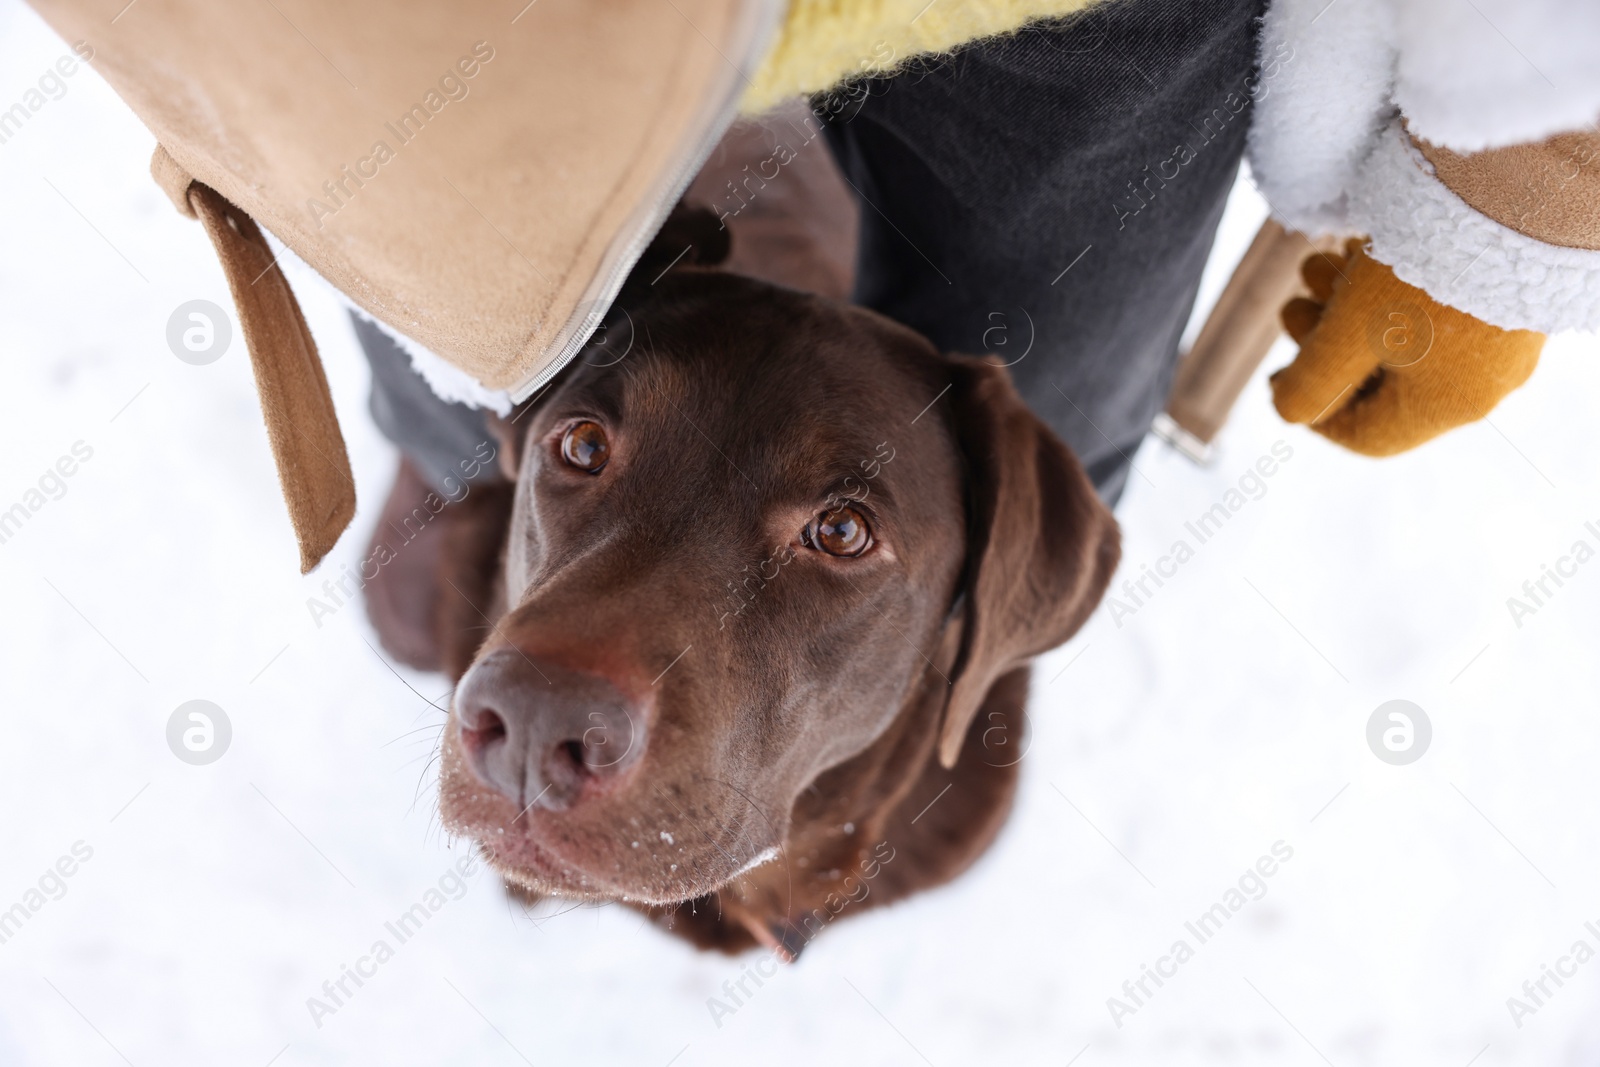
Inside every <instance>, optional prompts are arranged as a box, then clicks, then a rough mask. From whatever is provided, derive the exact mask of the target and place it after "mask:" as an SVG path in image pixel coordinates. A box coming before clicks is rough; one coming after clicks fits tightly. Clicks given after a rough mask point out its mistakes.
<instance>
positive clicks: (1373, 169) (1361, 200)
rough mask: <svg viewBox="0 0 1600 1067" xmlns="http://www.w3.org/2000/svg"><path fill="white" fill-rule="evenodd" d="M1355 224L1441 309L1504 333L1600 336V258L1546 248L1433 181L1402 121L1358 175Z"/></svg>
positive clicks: (1375, 253) (1375, 251) (1378, 253)
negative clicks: (1451, 309) (1597, 332)
mask: <svg viewBox="0 0 1600 1067" xmlns="http://www.w3.org/2000/svg"><path fill="white" fill-rule="evenodd" d="M1350 220H1351V222H1352V223H1353V224H1354V225H1355V226H1356V227H1357V228H1359V229H1361V230H1364V231H1365V232H1366V233H1368V234H1370V235H1371V238H1372V257H1373V258H1374V259H1376V260H1378V261H1379V262H1380V263H1387V264H1388V265H1389V266H1390V267H1392V268H1393V269H1394V272H1395V275H1396V276H1397V277H1398V278H1400V280H1401V281H1405V282H1409V283H1410V284H1412V285H1415V286H1417V287H1418V288H1419V289H1422V290H1424V291H1426V292H1427V293H1428V295H1429V296H1431V297H1433V298H1434V299H1435V300H1438V301H1439V302H1440V303H1443V304H1448V305H1450V306H1451V307H1454V308H1459V309H1460V310H1462V311H1465V312H1467V313H1468V314H1469V315H1472V316H1474V317H1476V318H1479V319H1481V320H1483V321H1484V322H1487V323H1489V324H1491V325H1494V326H1499V327H1500V328H1501V329H1506V330H1537V331H1539V332H1541V333H1554V332H1556V331H1558V330H1600V252H1591V251H1588V250H1586V249H1581V248H1563V247H1561V246H1559V245H1550V244H1545V243H1544V242H1543V241H1536V240H1534V239H1533V238H1531V237H1526V236H1524V235H1523V234H1520V233H1517V232H1516V231H1515V230H1512V229H1510V228H1508V227H1506V226H1502V225H1501V224H1500V223H1498V222H1495V221H1494V220H1493V219H1491V218H1489V217H1488V216H1487V215H1484V214H1482V213H1481V212H1479V211H1477V210H1475V209H1474V208H1472V207H1471V206H1470V205H1468V204H1467V203H1466V201H1464V200H1462V199H1461V198H1460V197H1458V196H1456V194H1455V193H1452V192H1451V191H1450V190H1449V189H1448V188H1447V187H1446V186H1445V184H1444V183H1443V182H1441V181H1440V180H1439V179H1438V178H1437V177H1435V176H1434V173H1433V166H1432V164H1430V163H1429V162H1428V161H1427V159H1425V158H1424V157H1423V155H1422V153H1421V152H1419V151H1417V148H1416V146H1415V145H1413V144H1412V143H1411V139H1410V137H1409V136H1408V135H1407V134H1406V132H1405V130H1404V129H1403V128H1402V127H1401V125H1400V123H1399V122H1398V121H1396V122H1394V123H1391V125H1390V126H1389V128H1388V130H1386V131H1385V132H1384V134H1383V136H1382V137H1381V138H1380V140H1379V142H1378V146H1377V148H1376V149H1375V150H1374V151H1373V153H1372V155H1371V156H1370V157H1369V158H1368V159H1367V162H1366V164H1365V165H1364V166H1363V167H1362V169H1361V174H1360V176H1359V177H1358V179H1357V181H1356V184H1355V187H1354V188H1353V189H1352V191H1351V196H1350Z"/></svg>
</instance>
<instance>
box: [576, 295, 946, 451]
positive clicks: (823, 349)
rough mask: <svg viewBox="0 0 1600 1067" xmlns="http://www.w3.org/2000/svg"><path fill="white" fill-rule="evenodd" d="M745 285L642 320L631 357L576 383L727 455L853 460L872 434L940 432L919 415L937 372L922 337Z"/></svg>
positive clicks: (873, 441)
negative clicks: (727, 296) (707, 302)
mask: <svg viewBox="0 0 1600 1067" xmlns="http://www.w3.org/2000/svg"><path fill="white" fill-rule="evenodd" d="M742 295H743V297H744V298H743V299H733V300H719V301H716V302H715V303H714V304H713V305H712V306H711V307H701V308H699V309H697V314H696V315H695V316H693V317H687V316H673V317H670V318H668V319H667V320H666V321H665V322H656V323H651V322H650V321H649V320H648V319H646V320H643V321H642V322H641V323H640V324H639V327H638V330H637V333H636V336H635V347H634V349H633V350H632V352H631V353H630V355H629V357H628V358H626V359H623V360H620V361H618V362H617V363H616V364H615V365H614V366H607V367H604V368H597V369H598V370H599V373H590V374H587V375H585V376H584V377H585V379H586V382H585V387H584V392H586V393H591V394H592V399H593V401H594V402H595V403H596V404H597V405H599V406H601V407H603V408H605V409H607V411H608V413H609V414H613V415H614V416H615V417H617V418H619V419H620V420H621V421H623V422H624V423H626V424H629V425H631V426H633V427H635V428H637V429H643V428H645V427H649V428H651V429H652V430H654V431H655V432H656V433H666V434H674V433H688V434H691V435H693V436H695V437H697V438H699V439H701V440H703V441H706V442H710V443H712V444H715V445H716V446H717V447H718V448H719V449H721V450H723V451H724V452H726V453H728V455H729V456H730V457H731V456H732V454H733V453H735V452H737V453H741V454H744V455H747V456H749V457H751V458H752V459H768V460H775V459H781V458H782V457H789V458H791V459H799V458H803V459H806V460H809V461H811V462H830V461H832V462H835V463H844V464H847V465H849V466H851V467H854V466H855V465H856V461H858V460H861V459H863V458H865V457H871V456H874V455H878V454H881V448H880V446H883V447H887V448H894V447H896V444H895V443H896V442H899V444H902V445H904V444H910V443H912V442H921V443H922V444H924V445H926V444H927V443H928V441H929V439H930V438H932V437H937V436H940V435H941V434H942V430H943V426H942V421H941V420H940V419H938V418H935V417H928V418H923V417H922V416H924V415H925V414H926V413H927V412H928V410H929V408H930V405H931V404H932V403H933V402H934V401H935V399H936V398H937V397H938V395H939V392H940V388H941V379H942V378H943V375H941V373H940V368H939V362H940V357H939V356H938V355H937V353H935V352H934V350H933V349H932V347H931V346H929V345H928V344H927V343H926V342H925V341H923V340H922V339H921V338H919V337H916V336H915V335H913V334H911V333H910V332H909V331H906V330H904V329H902V328H899V327H895V326H893V325H891V324H889V323H888V322H887V321H886V320H882V319H880V318H879V317H877V316H875V315H872V314H870V313H868V312H864V311H861V310H860V309H856V308H850V307H844V306H840V305H835V304H831V303H828V302H823V301H819V300H815V299H813V298H809V297H803V296H801V295H800V294H793V293H788V292H786V291H779V290H773V289H771V288H770V287H762V288H760V289H756V290H754V291H753V292H749V293H745V294H742ZM885 442H888V444H887V445H885ZM933 451H935V452H937V451H940V450H938V449H934V450H933ZM858 453H860V455H858Z"/></svg>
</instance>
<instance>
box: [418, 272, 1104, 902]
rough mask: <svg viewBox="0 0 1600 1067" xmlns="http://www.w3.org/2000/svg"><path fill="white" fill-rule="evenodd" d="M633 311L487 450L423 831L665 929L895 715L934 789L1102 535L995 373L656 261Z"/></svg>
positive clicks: (1046, 434)
mask: <svg viewBox="0 0 1600 1067" xmlns="http://www.w3.org/2000/svg"><path fill="white" fill-rule="evenodd" d="M641 276H642V277H644V278H645V279H646V280H647V281H648V279H649V278H650V277H651V276H652V275H651V273H650V272H648V271H642V272H636V277H641ZM644 289H645V290H646V291H643V292H640V291H637V290H636V291H635V292H634V293H633V294H632V295H631V297H630V300H629V305H630V306H629V312H628V315H627V317H626V318H625V319H624V320H622V321H620V322H618V323H616V324H614V325H613V326H611V327H610V328H609V329H608V331H607V334H608V336H607V339H606V343H605V345H603V346H596V347H595V348H593V349H591V351H590V352H589V353H587V354H586V355H585V356H583V357H580V359H579V360H578V361H576V363H575V364H574V366H573V367H572V368H571V369H570V370H569V371H567V372H565V373H564V375H563V377H562V378H560V379H559V380H558V382H557V383H556V384H555V385H554V386H552V387H551V388H550V389H548V390H547V391H546V393H545V394H544V395H542V396H540V397H539V398H538V399H537V400H536V402H534V403H533V404H531V405H530V406H528V407H527V408H525V409H524V410H523V411H522V412H520V413H519V414H518V415H517V417H516V420H515V422H514V423H513V424H512V425H513V426H514V428H515V434H514V436H513V437H512V439H511V441H510V444H511V447H510V448H508V449H507V450H505V452H504V454H505V455H507V456H510V457H512V458H513V461H512V462H511V463H510V464H509V470H508V474H509V475H510V476H511V477H513V478H515V480H516V495H515V505H514V515H513V519H512V525H511V529H510V534H509V540H508V543H507V546H506V551H505V562H504V576H505V589H504V593H505V596H506V605H507V611H506V614H505V615H504V616H503V617H501V618H500V619H499V620H498V622H497V623H496V624H495V625H494V626H493V627H492V628H491V631H490V633H489V636H488V638H487V640H486V641H485V643H484V644H483V646H482V648H481V649H480V650H479V651H478V653H477V656H476V658H475V660H474V662H473V664H472V666H471V668H470V670H468V671H467V673H466V674H465V676H464V677H463V678H462V680H461V683H460V685H459V686H458V688H457V691H456V697H455V703H454V707H453V709H452V714H451V719H450V722H449V725H448V727H447V729H446V731H445V740H444V752H443V778H442V804H441V807H442V812H443V816H444V819H445V822H446V824H447V825H448V826H449V827H450V828H451V829H453V830H455V831H457V832H460V833H463V834H466V835H469V836H471V837H472V838H474V839H476V840H477V841H478V842H480V843H481V844H482V845H483V846H484V848H485V849H486V850H487V852H488V853H489V855H490V856H491V857H492V858H493V861H494V862H495V864H496V866H497V867H498V868H499V869H500V870H501V871H502V872H503V873H504V874H505V875H506V876H507V877H508V878H509V879H510V880H512V881H513V882H517V883H521V884H523V885H526V886H528V887H530V888H533V889H535V890H537V891H540V892H544V893H552V894H556V895H562V896H569V897H570V896H578V897H591V898H605V899H625V900H631V901H637V902H642V903H647V904H670V903H675V902H679V901H684V900H689V899H692V898H695V897H698V896H701V895H703V894H705V893H708V892H710V891H712V890H714V889H716V888H718V887H719V886H722V885H724V884H726V883H728V882H729V881H730V880H731V879H734V878H736V877H737V876H739V875H740V874H741V872H744V871H746V870H747V869H749V868H751V867H753V866H756V865H759V864H761V863H762V862H763V861H764V860H767V859H769V858H771V857H773V856H775V855H776V854H778V853H779V852H780V851H781V850H782V849H783V848H784V846H785V843H786V842H787V841H788V840H789V839H790V837H791V834H792V833H793V832H794V831H795V830H796V829H797V828H796V827H793V826H792V825H791V823H792V822H793V821H794V815H793V813H794V811H795V809H796V801H797V798H799V797H800V796H801V794H802V792H803V791H805V790H807V788H808V787H809V786H811V785H812V784H813V783H815V782H816V781H817V780H818V778H819V776H820V775H822V774H823V773H824V772H826V771H829V770H830V769H836V768H839V767H840V766H841V765H845V764H847V763H848V762H849V761H851V760H852V759H854V758H856V757H858V756H859V755H860V754H861V753H863V752H864V751H865V750H867V749H868V748H869V747H870V746H872V745H873V744H874V742H875V741H876V740H877V739H878V738H880V737H881V736H883V735H885V732H886V731H888V730H889V729H890V727H891V724H893V723H895V722H896V720H897V718H900V717H902V716H904V715H906V714H910V712H909V711H908V709H913V708H920V709H924V710H922V711H920V712H919V713H918V714H920V715H921V720H919V721H920V725H918V726H916V729H920V730H921V731H923V733H925V734H926V735H927V743H926V745H925V746H924V747H923V749H922V751H923V752H932V751H934V750H935V748H936V750H937V752H938V755H939V758H941V759H942V760H943V761H944V763H945V765H946V766H949V765H950V764H952V763H954V761H955V758H956V756H957V754H958V753H959V751H960V748H961V744H962V739H963V737H964V736H965V734H966V732H967V728H968V726H969V724H970V723H971V721H972V718H973V716H974V715H975V713H976V711H977V709H978V706H979V704H980V702H981V701H982V699H983V697H984V696H985V694H986V693H987V692H988V690H989V688H990V686H991V685H992V684H993V683H994V681H995V680H996V679H997V678H998V677H1000V676H1001V675H1002V674H1003V673H1004V672H1006V671H1008V670H1010V669H1012V668H1014V667H1015V666H1016V665H1018V664H1019V663H1021V662H1023V661H1025V660H1026V659H1027V658H1028V657H1030V656H1032V655H1035V654H1037V653H1039V652H1041V651H1043V650H1045V649H1048V648H1051V647H1053V646H1054V645H1057V644H1059V643H1061V642H1062V641H1064V640H1066V639H1067V638H1068V637H1069V636H1070V635H1071V634H1072V633H1073V632H1074V631H1075V630H1076V629H1077V628H1078V627H1079V626H1080V625H1081V624H1082V622H1083V620H1084V619H1085V618H1086V617H1087V615H1088V614H1089V612H1090V611H1091V610H1092V608H1093V607H1094V605H1095V604H1096V603H1097V602H1098V600H1099V598H1100V595H1101V593H1102V592H1103V590H1104V587H1105V584H1106V582H1107V580H1108V578H1109V576H1110V573H1111V571H1112V570H1113V569H1114V567H1115V563H1116V558H1117V534H1116V526H1115V523H1114V521H1113V520H1112V518H1111V516H1110V514H1109V513H1108V512H1107V510H1106V509H1105V507H1104V506H1103V505H1102V504H1101V503H1100V501H1099V500H1098V498H1097V497H1096V496H1095V494H1094V492H1093V490H1092V488H1091V487H1090V485H1089V483H1088V480H1087V479H1086V477H1085V475H1084V473H1083V471H1082V469H1081V468H1080V466H1079V465H1078V463H1077V461H1076V460H1075V459H1074V458H1073V457H1072V455H1071V454H1070V453H1069V452H1068V450H1067V449H1066V447H1065V446H1064V445H1062V444H1061V442H1060V441H1059V440H1058V439H1057V438H1056V437H1055V436H1054V435H1053V434H1052V433H1051V432H1050V431H1049V430H1048V429H1047V428H1046V427H1045V426H1044V425H1043V424H1042V423H1040V422H1039V420H1038V419H1037V418H1035V417H1034V416H1033V415H1032V413H1030V412H1029V411H1028V409H1027V407H1026V406H1025V405H1024V404H1023V403H1022V401H1021V400H1020V398H1019V397H1018V396H1017V394H1016V392H1015V390H1014V389H1013V388H1012V386H1011V383H1010V380H1009V377H1008V375H1007V374H1006V372H1005V370H1004V369H1003V368H1002V367H1000V366H997V365H994V364H991V363H989V362H985V361H982V360H978V359H971V358H965V357H950V356H944V355H941V354H940V353H939V352H937V351H936V350H935V349H934V348H933V347H932V346H931V345H929V344H928V342H927V341H925V340H924V339H923V338H921V337H920V336H918V335H917V334H915V333H913V332H912V331H910V330H907V329H905V328H903V327H900V326H898V325H896V324H894V323H891V322H889V321H888V320H886V319H884V318H882V317H881V316H878V315H875V314H873V313H871V312H868V311H865V310H862V309H859V308H853V307H849V306H845V305H842V304H838V303H833V302H830V301H826V300H822V299H820V298H816V297H812V296H808V295H805V294H801V293H797V292H793V291H790V290H785V289H780V288H777V287H774V286H770V285H766V284H764V283H760V282H756V281H752V280H749V279H745V278H741V277H737V276H734V275H731V274H726V273H722V272H718V271H712V270H704V269H700V268H695V267H689V268H685V267H684V266H683V264H682V263H680V264H678V265H677V266H676V267H675V268H674V269H672V270H670V271H668V272H667V273H666V274H664V275H662V276H659V277H656V280H655V281H654V282H652V283H650V284H648V285H646V286H645V287H644ZM923 762H926V757H925V758H924V761H923ZM916 772H917V768H906V769H905V772H904V773H906V774H908V775H911V776H914V775H915V773H916Z"/></svg>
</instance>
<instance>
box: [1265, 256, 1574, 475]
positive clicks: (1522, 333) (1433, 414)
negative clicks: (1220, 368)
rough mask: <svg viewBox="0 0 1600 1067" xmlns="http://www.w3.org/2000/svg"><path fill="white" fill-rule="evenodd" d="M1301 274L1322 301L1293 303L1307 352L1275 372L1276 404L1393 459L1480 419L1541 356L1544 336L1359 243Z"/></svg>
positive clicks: (1290, 322) (1294, 330)
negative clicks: (1411, 279) (1447, 301)
mask: <svg viewBox="0 0 1600 1067" xmlns="http://www.w3.org/2000/svg"><path fill="white" fill-rule="evenodd" d="M1300 273H1301V275H1302V276H1303V277H1304V278H1305V281H1306V285H1307V287H1308V288H1309V289H1310V290H1311V299H1309V300H1308V299H1306V298H1304V297H1297V298H1296V299H1294V300H1291V301H1289V303H1287V304H1285V305H1284V306H1283V325H1284V328H1285V329H1287V330H1288V331H1289V336H1290V337H1292V338H1294V340H1295V341H1296V342H1297V343H1299V345H1300V355H1299V356H1298V357H1297V358H1296V359H1295V361H1294V362H1293V363H1291V364H1289V365H1288V366H1287V367H1285V368H1283V369H1282V370H1280V371H1278V372H1277V373H1276V374H1274V375H1273V376H1272V379H1271V381H1272V403H1273V406H1275V407H1276V408H1277V409H1278V414H1280V415H1282V416H1283V417H1284V418H1285V419H1287V420H1288V421H1289V422H1298V423H1304V424H1306V425H1308V426H1310V427H1311V428H1312V429H1313V430H1315V431H1316V432H1317V433H1320V434H1322V435H1323V436H1324V437H1326V438H1328V439H1329V440H1331V441H1334V442H1336V443H1338V444H1341V445H1343V446H1344V447H1346V448H1348V449H1350V450H1351V451H1353V452H1360V453H1362V454H1363V455H1368V456H1392V455H1394V454H1395V453H1397V452H1404V451H1406V450H1407V449H1410V448H1415V447H1416V446H1417V445H1420V444H1422V443H1423V442H1424V441H1428V440H1431V439H1433V438H1435V437H1437V436H1439V435H1440V434H1442V433H1444V432H1445V431H1446V430H1452V429H1454V428H1455V427H1457V426H1461V425H1463V424H1465V423H1468V422H1474V421H1476V420H1478V419H1481V418H1483V417H1484V416H1485V415H1487V414H1488V413H1489V412H1490V410H1492V409H1493V408H1494V406H1495V405H1496V404H1498V403H1499V402H1500V398H1501V397H1503V396H1505V395H1506V394H1507V393H1509V392H1511V390H1513V389H1515V388H1516V387H1517V386H1519V385H1521V384H1522V383H1523V382H1525V381H1527V380H1528V376H1529V375H1530V374H1532V373H1533V368H1534V366H1535V365H1537V363H1538V362H1539V350H1540V349H1541V348H1543V347H1544V334H1542V333H1534V332H1533V331H1531V330H1502V329H1500V328H1499V327H1496V326H1490V325H1489V324H1488V323H1485V322H1479V321H1478V320H1477V319H1475V318H1473V317H1472V316H1471V315H1468V314H1467V313H1466V312H1463V311H1457V310H1456V309H1455V308H1452V307H1448V306H1446V305H1444V304H1441V303H1439V302H1438V301H1437V300H1434V299H1433V298H1432V297H1430V296H1429V295H1428V294H1427V293H1425V292H1423V291H1422V290H1421V289H1418V288H1417V287H1416V286H1413V285H1407V284H1406V283H1405V282H1403V281H1401V280H1400V279H1399V278H1397V277H1395V275H1394V271H1392V270H1390V269H1389V268H1388V267H1387V266H1385V265H1384V264H1382V263H1379V262H1378V261H1377V260H1375V259H1372V258H1371V257H1369V256H1368V255H1367V254H1366V252H1365V251H1364V250H1363V249H1362V243H1361V242H1360V241H1351V242H1349V244H1348V245H1346V248H1345V254H1344V255H1342V256H1341V255H1338V254H1337V253H1333V254H1326V255H1325V254H1322V253H1318V254H1316V255H1314V256H1311V257H1309V258H1308V259H1306V261H1305V263H1304V264H1303V265H1302V266H1301V270H1300Z"/></svg>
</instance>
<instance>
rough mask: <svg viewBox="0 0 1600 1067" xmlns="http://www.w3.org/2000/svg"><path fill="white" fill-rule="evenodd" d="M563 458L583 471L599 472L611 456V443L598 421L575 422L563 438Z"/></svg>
mask: <svg viewBox="0 0 1600 1067" xmlns="http://www.w3.org/2000/svg"><path fill="white" fill-rule="evenodd" d="M561 458H562V459H564V460H566V461H567V462H568V463H569V464H571V465H572V466H574V467H577V468H578V469H579V470H581V471H588V472H589V473H590V474H599V473H600V468H602V467H604V466H605V465H606V460H608V459H610V458H611V445H610V443H609V442H608V441H607V440H606V432H605V430H604V429H602V428H601V426H600V424H599V423H598V422H580V423H577V424H575V425H574V426H573V427H572V428H571V429H570V430H568V431H567V435H566V436H565V437H563V438H562V439H561Z"/></svg>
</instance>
